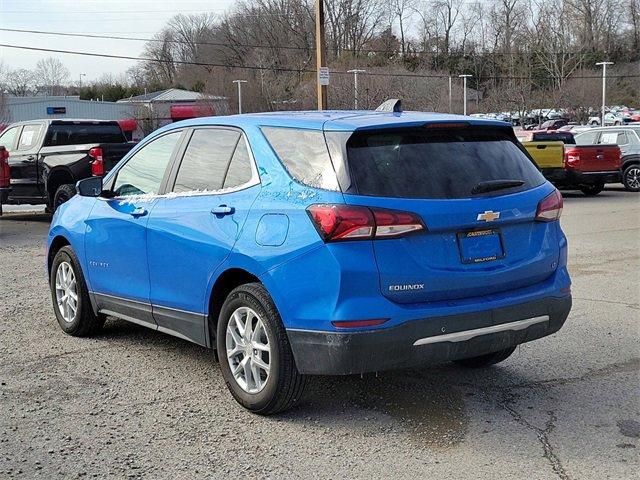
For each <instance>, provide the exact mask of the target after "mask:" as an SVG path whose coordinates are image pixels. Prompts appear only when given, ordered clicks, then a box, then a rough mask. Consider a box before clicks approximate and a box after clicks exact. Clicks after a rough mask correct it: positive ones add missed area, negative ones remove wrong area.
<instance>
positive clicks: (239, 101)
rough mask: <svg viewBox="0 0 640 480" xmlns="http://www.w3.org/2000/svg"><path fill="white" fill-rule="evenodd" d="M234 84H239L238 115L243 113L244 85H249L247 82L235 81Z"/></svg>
mask: <svg viewBox="0 0 640 480" xmlns="http://www.w3.org/2000/svg"><path fill="white" fill-rule="evenodd" d="M233 83H237V84H238V113H242V84H243V83H247V81H246V80H234V81H233Z"/></svg>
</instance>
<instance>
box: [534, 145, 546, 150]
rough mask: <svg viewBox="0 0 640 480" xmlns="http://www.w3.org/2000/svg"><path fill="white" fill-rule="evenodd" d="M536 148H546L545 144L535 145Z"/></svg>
mask: <svg viewBox="0 0 640 480" xmlns="http://www.w3.org/2000/svg"><path fill="white" fill-rule="evenodd" d="M536 148H537V149H538V150H544V149H545V148H547V146H546V145H536Z"/></svg>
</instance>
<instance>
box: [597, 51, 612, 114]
mask: <svg viewBox="0 0 640 480" xmlns="http://www.w3.org/2000/svg"><path fill="white" fill-rule="evenodd" d="M596 65H602V120H601V121H600V126H602V127H604V104H605V96H606V94H607V65H613V62H598V63H596Z"/></svg>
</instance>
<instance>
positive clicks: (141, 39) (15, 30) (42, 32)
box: [0, 28, 605, 58]
mask: <svg viewBox="0 0 640 480" xmlns="http://www.w3.org/2000/svg"><path fill="white" fill-rule="evenodd" d="M0 31H2V32H13V33H29V34H36V35H53V36H61V37H80V38H99V39H106V40H126V41H135V42H157V43H175V44H179V45H210V46H217V47H226V48H230V47H245V48H268V49H279V50H298V51H308V52H313V51H315V47H311V46H308V47H296V46H291V45H283V46H274V45H263V44H262V45H261V44H252V43H233V44H230V43H222V42H210V41H195V42H190V41H187V40H179V39H178V40H169V39H163V38H149V37H129V36H117V35H100V34H90V33H71V32H55V31H45V30H26V29H19V28H0ZM340 50H341V51H345V52H360V53H387V54H389V53H393V54H398V53H400V52H399V51H398V50H378V49H367V48H360V49H355V48H340ZM408 53H409V54H425V53H426V54H434V52H431V51H429V50H413V49H409V52H408ZM541 53H544V54H545V55H605V52H563V51H560V52H483V53H462V54H458V56H461V57H463V58H464V57H472V56H476V55H487V56H530V57H531V56H535V55H540V54H541ZM454 55H455V54H454Z"/></svg>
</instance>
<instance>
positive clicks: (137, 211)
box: [131, 207, 147, 217]
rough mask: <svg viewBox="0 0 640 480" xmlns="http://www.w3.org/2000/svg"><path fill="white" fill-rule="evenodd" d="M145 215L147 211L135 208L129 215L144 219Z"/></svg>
mask: <svg viewBox="0 0 640 480" xmlns="http://www.w3.org/2000/svg"><path fill="white" fill-rule="evenodd" d="M146 214H147V210H146V209H144V208H142V207H136V208H134V209H133V211H132V212H131V215H132V216H134V217H144V216H145V215H146Z"/></svg>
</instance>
